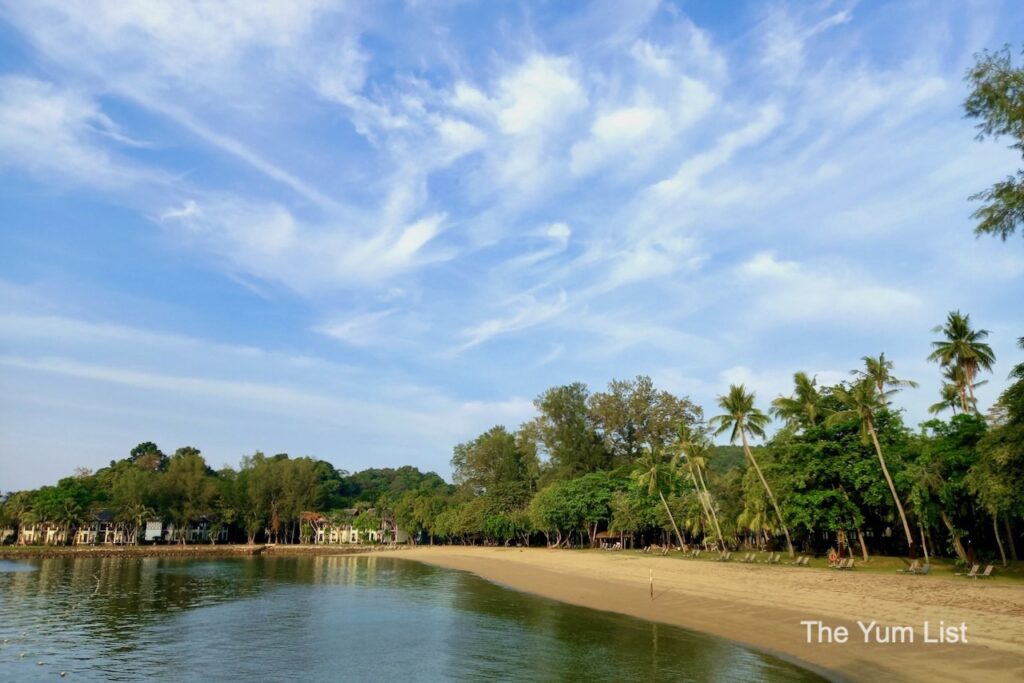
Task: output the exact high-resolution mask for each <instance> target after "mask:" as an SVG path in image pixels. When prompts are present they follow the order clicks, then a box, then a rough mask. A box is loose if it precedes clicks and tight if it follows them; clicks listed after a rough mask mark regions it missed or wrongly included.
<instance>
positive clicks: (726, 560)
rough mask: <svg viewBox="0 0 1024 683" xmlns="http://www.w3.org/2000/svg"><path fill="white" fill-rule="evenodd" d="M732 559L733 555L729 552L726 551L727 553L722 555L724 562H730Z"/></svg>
mask: <svg viewBox="0 0 1024 683" xmlns="http://www.w3.org/2000/svg"><path fill="white" fill-rule="evenodd" d="M731 559H732V553H730V552H729V551H726V552H724V553H723V554H722V562H728V561H729V560H731Z"/></svg>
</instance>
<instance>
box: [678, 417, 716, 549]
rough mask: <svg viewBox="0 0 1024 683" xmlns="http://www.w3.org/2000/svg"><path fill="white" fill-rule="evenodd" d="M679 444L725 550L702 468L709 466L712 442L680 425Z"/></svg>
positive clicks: (698, 494)
mask: <svg viewBox="0 0 1024 683" xmlns="http://www.w3.org/2000/svg"><path fill="white" fill-rule="evenodd" d="M677 444H678V448H679V454H680V455H682V456H684V457H685V458H686V467H687V469H688V470H689V474H690V479H691V480H692V481H693V488H694V491H695V492H696V493H697V498H698V499H699V500H700V503H701V508H702V509H703V510H704V516H705V517H706V518H707V521H708V523H709V524H710V525H711V526H712V527H713V528H714V530H715V534H716V535H717V536H718V543H719V544H720V545H721V547H722V548H723V549H724V548H725V538H724V537H723V536H722V527H721V526H720V525H719V523H718V513H717V512H715V504H714V502H713V501H712V500H711V492H710V491H709V490H708V486H707V482H705V481H704V475H703V473H702V472H701V468H702V467H704V466H705V465H706V464H707V458H708V455H709V453H710V452H711V442H710V441H709V440H708V438H707V436H706V435H704V434H703V433H701V434H698V435H694V434H693V432H692V431H691V430H690V429H689V428H688V427H687V426H686V425H680V426H679V429H678V432H677Z"/></svg>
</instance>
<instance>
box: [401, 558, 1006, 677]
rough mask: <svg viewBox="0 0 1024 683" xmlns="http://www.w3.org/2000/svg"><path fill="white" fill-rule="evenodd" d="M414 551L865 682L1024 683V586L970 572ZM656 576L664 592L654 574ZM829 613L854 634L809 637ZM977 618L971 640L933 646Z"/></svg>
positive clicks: (831, 621) (518, 585)
mask: <svg viewBox="0 0 1024 683" xmlns="http://www.w3.org/2000/svg"><path fill="white" fill-rule="evenodd" d="M400 556H401V557H402V558H404V559H413V560H418V561H421V562H425V563H428V564H432V565H436V566H441V567H447V568H451V569H460V570H463V571H468V572H472V573H474V574H477V575H479V576H482V577H483V578H485V579H489V580H491V581H494V582H496V583H500V584H503V585H506V586H509V587H511V588H515V589H518V590H522V591H527V592H530V593H535V594H537V595H542V596H545V597H548V598H554V599H556V600H561V601H563V602H568V603H573V604H576V605H582V606H585V607H590V608H594V609H600V610H606V611H611V612H618V613H621V614H628V615H631V616H635V617H640V618H643V619H649V620H652V621H658V622H662V623H666V624H673V625H677V626H682V627H684V628H688V629H692V630H695V631H701V632H703V633H708V634H711V635H715V636H720V637H723V638H728V639H729V640H733V641H736V642H738V643H741V644H743V645H746V646H749V647H753V648H756V649H759V650H763V651H767V652H771V653H773V654H777V655H782V656H785V657H789V658H794V659H795V660H799V661H800V662H803V663H805V664H810V665H811V666H812V667H813V668H818V669H819V670H820V669H825V670H827V671H829V672H832V673H833V674H835V675H837V676H838V677H841V678H845V679H850V680H857V681H879V680H899V681H960V680H962V681H968V680H970V681H979V680H982V681H1021V680H1024V587H1022V586H1019V585H1008V584H1005V583H985V582H984V581H975V580H970V579H965V578H962V577H948V578H946V577H916V576H907V575H902V574H897V573H895V572H894V573H893V574H891V575H889V574H880V573H868V572H860V573H858V572H856V571H853V572H839V571H834V570H819V569H801V568H794V567H787V566H765V565H744V564H736V563H731V564H724V563H718V562H714V561H708V560H690V559H682V558H678V557H659V556H650V555H641V554H638V553H636V552H635V551H622V552H614V553H613V552H608V551H571V550H548V549H540V548H527V549H520V548H481V547H464V546H435V547H418V548H414V549H411V550H409V551H407V552H403V553H400ZM651 572H653V575H654V593H655V599H654V600H651V597H650V588H649V581H650V575H651ZM805 620H820V621H822V622H824V623H825V624H826V625H828V626H832V627H835V626H845V627H846V628H847V629H848V631H849V640H848V642H846V643H844V644H840V643H831V644H828V643H818V642H816V637H817V631H816V630H815V631H814V632H813V633H812V638H811V642H808V633H807V626H805V625H802V624H801V623H800V622H801V621H805ZM858 620H860V621H862V622H863V623H864V624H868V623H870V622H871V621H877V622H878V624H879V625H881V626H911V627H913V630H914V633H913V642H912V643H910V642H906V643H900V642H895V643H881V642H875V640H876V639H875V638H874V631H872V642H869V643H865V642H864V634H863V631H862V630H861V628H860V627H859V626H858V625H857V621H858ZM926 621H927V622H929V625H930V633H929V635H930V637H931V638H932V639H935V638H936V637H937V630H938V628H939V626H940V622H944V625H945V626H950V625H954V626H955V627H959V625H960V623H961V622H963V623H965V624H966V636H967V643H966V644H964V643H956V644H949V643H925V642H924V631H923V625H924V623H925V622H926Z"/></svg>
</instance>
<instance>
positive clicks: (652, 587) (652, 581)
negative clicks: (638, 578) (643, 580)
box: [651, 569, 654, 600]
mask: <svg viewBox="0 0 1024 683" xmlns="http://www.w3.org/2000/svg"><path fill="white" fill-rule="evenodd" d="M653 599H654V570H653V569H652V570H651V600H653Z"/></svg>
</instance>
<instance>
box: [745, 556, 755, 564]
mask: <svg viewBox="0 0 1024 683" xmlns="http://www.w3.org/2000/svg"><path fill="white" fill-rule="evenodd" d="M756 559H757V555H756V554H754V553H747V554H746V555H744V556H743V561H744V562H746V563H747V564H750V563H751V562H753V561H754V560H756Z"/></svg>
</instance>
